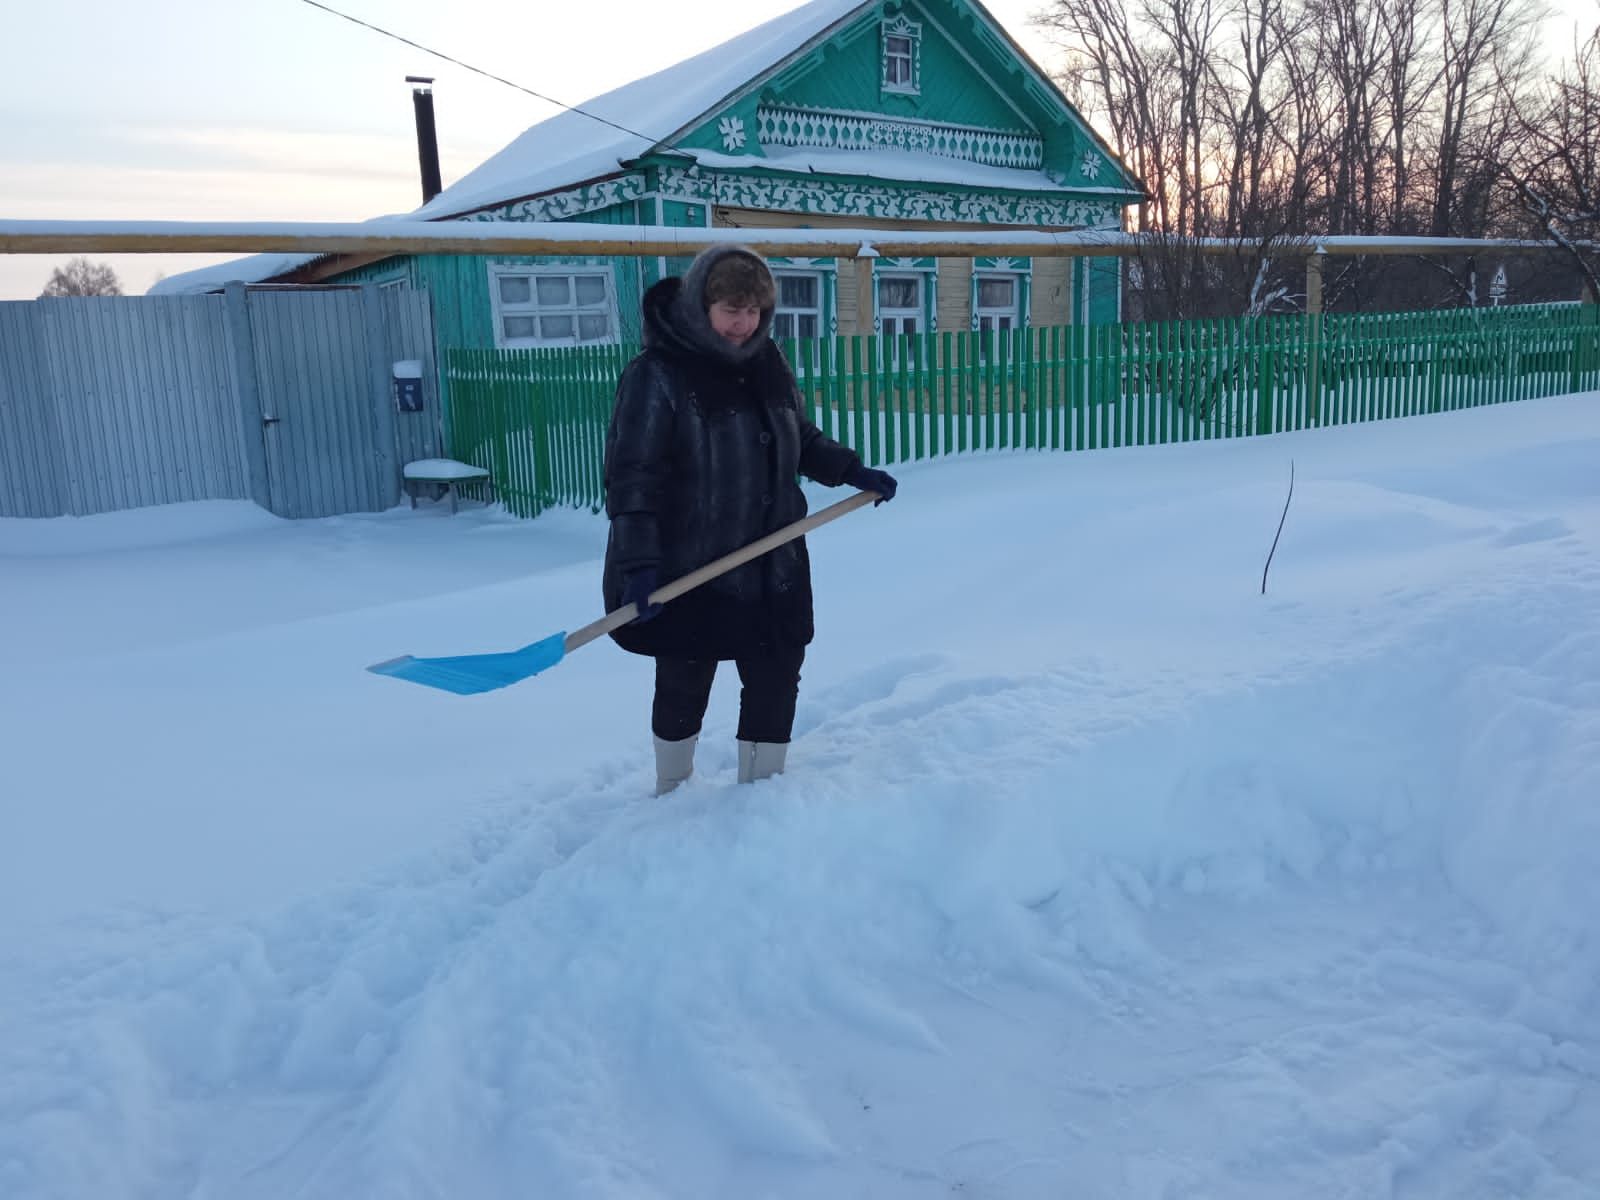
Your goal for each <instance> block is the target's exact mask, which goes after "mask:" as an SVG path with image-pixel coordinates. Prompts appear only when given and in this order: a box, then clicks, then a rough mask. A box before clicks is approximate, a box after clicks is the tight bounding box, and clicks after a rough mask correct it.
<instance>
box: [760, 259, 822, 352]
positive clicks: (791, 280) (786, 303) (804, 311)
mask: <svg viewBox="0 0 1600 1200" xmlns="http://www.w3.org/2000/svg"><path fill="white" fill-rule="evenodd" d="M774 274H775V275H776V277H777V281H778V309H777V312H775V313H774V314H773V316H772V336H773V337H775V338H779V339H783V338H800V339H802V340H805V339H810V338H818V337H821V336H822V329H823V325H822V276H821V275H820V274H817V273H816V272H810V271H808V272H805V273H803V274H802V273H800V272H791V271H777V272H775V273H774Z"/></svg>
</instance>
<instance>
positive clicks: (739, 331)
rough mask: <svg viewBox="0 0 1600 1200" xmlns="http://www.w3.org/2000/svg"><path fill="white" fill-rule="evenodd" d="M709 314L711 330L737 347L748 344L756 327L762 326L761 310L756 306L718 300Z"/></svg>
mask: <svg viewBox="0 0 1600 1200" xmlns="http://www.w3.org/2000/svg"><path fill="white" fill-rule="evenodd" d="M708 312H709V315H710V317H711V328H712V329H715V330H716V331H717V333H718V334H719V335H720V336H721V337H724V338H726V339H727V340H728V341H730V342H732V343H733V344H734V345H735V346H742V345H744V344H745V343H746V342H748V341H749V340H750V338H751V335H753V334H754V333H755V331H756V326H758V325H760V324H761V309H760V308H759V307H757V306H756V305H754V304H735V303H733V302H732V301H730V300H718V301H717V302H716V303H715V304H713V305H712V306H711V308H710V309H709V310H708Z"/></svg>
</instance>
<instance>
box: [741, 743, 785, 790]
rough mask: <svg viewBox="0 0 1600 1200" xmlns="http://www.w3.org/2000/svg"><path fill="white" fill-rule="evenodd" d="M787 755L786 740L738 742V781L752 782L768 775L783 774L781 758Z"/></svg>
mask: <svg viewBox="0 0 1600 1200" xmlns="http://www.w3.org/2000/svg"><path fill="white" fill-rule="evenodd" d="M788 756H789V743H788V742H746V741H743V740H741V741H740V742H739V782H740V783H754V782H755V781H756V780H758V779H765V778H767V777H768V776H769V775H782V774H783V760H784V759H785V758H787V757H788Z"/></svg>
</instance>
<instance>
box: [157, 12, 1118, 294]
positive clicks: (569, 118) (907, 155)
mask: <svg viewBox="0 0 1600 1200" xmlns="http://www.w3.org/2000/svg"><path fill="white" fill-rule="evenodd" d="M875 2H876V0H811V2H810V3H809V4H803V5H801V6H800V7H799V8H796V9H794V10H793V11H792V12H788V13H785V14H783V15H782V16H779V17H775V18H773V19H772V20H770V21H768V22H766V23H765V24H763V25H759V26H757V27H756V28H754V29H752V30H749V31H748V32H746V33H742V34H740V35H738V36H737V37H734V38H732V39H730V40H728V41H726V42H723V43H722V44H721V45H719V46H715V47H713V48H712V49H710V50H707V51H704V52H703V53H701V54H697V55H695V56H694V57H693V58H689V59H685V60H684V61H682V62H679V63H676V64H674V65H673V66H670V67H667V68H665V69H664V70H661V71H657V72H656V73H655V74H654V75H648V76H646V77H645V78H643V79H638V80H635V81H634V82H632V83H629V84H625V85H624V86H622V87H620V88H616V89H615V90H613V91H610V92H606V93H604V94H603V95H600V96H596V97H594V98H593V99H590V100H586V101H584V102H583V103H582V104H580V105H577V106H576V108H575V109H572V110H569V111H567V112H563V113H560V114H558V115H557V116H554V117H551V118H550V119H549V120H546V121H541V122H540V123H539V124H537V125H534V126H533V127H531V128H530V129H528V130H526V131H524V132H523V133H522V134H521V135H520V136H518V137H517V138H516V139H515V140H514V141H512V142H511V143H510V144H509V145H507V146H506V147H505V148H504V149H503V150H501V151H500V152H499V153H497V154H495V155H494V156H492V157H491V158H489V159H487V160H486V161H484V162H483V163H482V164H480V165H479V166H478V167H476V168H475V169H474V170H472V171H469V172H468V173H467V174H466V175H464V176H462V178H461V179H459V180H457V181H456V182H455V183H453V184H452V185H451V186H449V187H448V188H445V189H444V190H443V191H442V192H440V193H439V194H438V195H437V196H435V197H433V199H431V200H429V201H428V202H427V203H426V204H423V205H422V206H421V207H419V208H417V209H416V210H414V211H413V212H411V213H408V214H404V215H402V216H396V217H380V218H377V219H376V220H377V221H392V220H412V221H414V220H419V219H421V220H445V219H448V218H451V217H460V216H465V215H467V214H469V213H475V212H482V211H483V210H484V209H487V208H492V207H494V206H497V205H502V204H508V203H512V202H514V201H517V200H521V199H524V198H528V197H532V196H538V195H541V194H544V193H547V192H551V191H554V190H556V189H560V188H566V187H572V186H575V185H577V184H581V183H586V182H589V181H591V180H598V179H604V178H608V177H614V176H616V175H618V174H619V173H621V172H623V171H625V170H626V169H627V168H626V166H625V164H627V163H629V162H631V161H633V160H635V159H637V158H639V157H641V156H642V155H644V154H646V153H648V152H650V151H652V150H655V151H662V150H666V151H671V152H676V153H681V154H683V155H684V156H685V157H686V158H690V159H692V160H694V161H695V162H698V163H699V164H701V165H702V166H707V167H713V168H721V169H738V168H743V169H748V168H750V167H753V166H757V165H759V166H761V167H763V168H766V169H770V170H779V171H789V172H803V173H808V174H833V175H864V176H871V177H875V178H879V179H889V180H896V181H900V182H913V183H919V182H920V183H927V184H933V185H941V184H942V185H952V184H953V185H958V186H968V187H974V188H1004V189H1014V190H1023V191H1038V190H1057V189H1059V187H1060V184H1059V183H1058V182H1057V181H1056V180H1054V179H1051V178H1050V177H1049V176H1048V175H1046V174H1045V173H1044V172H1043V171H1039V170H1020V169H1015V168H1007V167H995V166H986V165H983V164H980V163H973V162H965V161H961V160H958V159H953V158H947V157H942V156H939V155H935V154H920V153H915V152H906V151H893V150H876V151H874V152H872V153H870V154H867V153H861V152H858V151H846V150H819V149H809V148H808V149H785V148H779V147H774V148H769V149H767V151H766V157H764V158H753V157H749V156H743V157H741V156H733V155H725V154H718V153H716V152H714V151H710V150H705V149H697V148H687V149H686V148H682V147H677V146H675V145H674V144H673V139H674V138H676V137H678V136H680V135H681V134H683V133H684V132H686V131H687V130H688V129H690V128H692V127H693V126H695V125H696V124H698V123H699V122H700V121H701V120H703V119H704V118H705V117H706V116H707V114H709V113H712V112H714V111H716V110H717V109H718V108H719V107H721V106H722V105H723V104H724V103H725V102H727V101H728V100H729V99H730V98H732V97H734V96H735V95H737V94H739V93H741V92H745V91H747V90H748V89H749V88H751V87H753V86H757V85H759V84H760V82H761V81H763V80H764V79H765V78H766V77H768V76H769V75H770V74H772V73H773V72H774V71H776V70H779V69H780V68H782V67H783V66H784V65H785V64H786V63H788V62H790V61H792V60H793V59H794V58H795V57H796V56H797V55H799V54H802V53H804V52H805V51H806V50H807V49H809V48H810V47H811V46H813V45H815V44H817V43H819V42H821V41H823V40H825V39H826V38H827V37H828V36H830V35H831V34H832V33H834V32H835V31H836V30H837V29H838V28H840V27H841V26H843V25H845V24H846V23H848V22H849V21H850V20H851V19H852V18H853V17H855V16H856V15H857V14H859V13H861V12H862V11H864V10H868V9H871V8H872V7H873V6H874V4H875ZM1018 53H1019V54H1020V53H1021V51H1020V50H1018ZM579 110H581V111H579ZM596 118H603V120H597V119H596ZM607 122H609V124H608V123H607ZM1072 190H1073V191H1074V192H1075V193H1080V194H1081V193H1097V194H1101V195H1104V196H1105V197H1106V198H1107V199H1108V200H1110V199H1112V198H1118V199H1121V200H1124V201H1125V200H1126V199H1128V198H1130V197H1132V196H1136V195H1138V193H1137V192H1135V191H1130V190H1128V189H1126V188H1122V187H1104V186H1102V187H1076V188H1073V189H1072ZM323 257H326V256H325V255H321V254H303V255H292V254H258V255H254V256H251V257H248V258H241V259H238V260H235V261H233V262H227V263H223V264H221V265H219V266H215V267H206V268H202V269H200V270H197V271H188V272H185V273H183V274H181V275H173V276H170V277H169V278H167V279H164V280H162V281H161V282H159V283H158V284H156V285H155V287H153V288H151V292H152V293H179V292H197V291H210V290H214V289H216V288H219V287H221V286H223V285H224V284H226V283H227V282H229V281H230V280H241V281H243V282H246V283H251V282H256V281H259V280H263V279H271V278H274V277H277V276H281V275H284V274H287V273H288V272H290V271H293V270H296V269H297V268H300V267H304V266H306V265H308V264H310V263H313V262H315V261H317V260H318V259H319V258H323Z"/></svg>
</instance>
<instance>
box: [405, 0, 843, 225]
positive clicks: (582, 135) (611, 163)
mask: <svg viewBox="0 0 1600 1200" xmlns="http://www.w3.org/2000/svg"><path fill="white" fill-rule="evenodd" d="M872 3H873V0H811V3H810V4H804V5H801V6H800V7H799V8H797V9H795V10H794V11H793V12H788V13H785V14H784V15H783V16H781V17H774V18H773V19H772V20H770V21H768V22H767V23H766V24H764V25H758V26H756V28H754V29H752V30H750V31H749V32H747V33H742V34H740V35H739V36H738V37H735V38H732V39H731V40H729V41H726V42H723V43H722V44H721V45H720V46H714V47H712V48H711V49H710V50H707V51H705V52H704V53H701V54H697V55H695V56H694V57H693V58H688V59H684V60H683V61H682V62H680V63H677V64H675V65H673V66H670V67H667V68H666V69H665V70H662V71H657V72H656V73H655V74H654V75H647V76H645V77H644V78H643V79H637V80H635V81H634V82H632V83H629V84H625V85H623V86H622V87H620V88H617V89H616V90H615V91H610V92H607V93H605V94H604V95H602V96H596V97H595V98H594V99H592V100H586V101H584V102H583V103H582V104H580V105H578V106H577V107H578V108H580V109H582V110H583V111H584V112H585V113H591V114H593V116H583V115H581V114H580V113H578V112H575V111H573V112H564V113H561V114H559V115H557V116H554V117H551V118H550V119H549V120H548V121H541V122H540V123H539V124H537V125H535V126H533V127H532V128H531V129H529V130H527V131H526V132H524V133H523V134H522V135H521V136H520V137H518V138H517V139H516V140H515V141H513V142H512V143H511V144H510V145H509V146H507V147H506V148H505V149H504V150H501V151H500V152H499V153H498V154H496V155H494V156H493V157H492V158H489V159H488V160H486V161H485V162H484V163H483V164H482V165H480V166H478V167H477V168H476V169H474V170H472V171H469V172H468V173H467V174H466V175H464V176H462V177H461V178H460V179H459V180H457V181H456V182H455V183H453V184H451V185H450V186H449V187H447V188H445V190H444V191H442V192H440V193H439V194H438V195H437V196H435V197H434V198H433V199H432V200H430V201H428V203H426V204H424V205H423V206H422V207H421V208H419V209H417V211H416V213H415V214H414V215H415V216H419V217H448V216H457V215H459V214H461V213H467V212H472V211H474V210H476V209H481V208H485V207H488V206H489V205H493V204H503V203H505V202H506V201H509V200H517V199H520V198H522V197H524V196H535V195H538V194H539V193H541V192H547V191H550V190H551V189H553V188H559V187H567V186H570V185H572V184H575V183H582V182H584V181H585V180H589V179H595V178H598V177H601V176H605V175H614V174H616V173H617V172H618V171H619V170H621V169H622V164H623V163H625V162H627V161H629V160H631V159H635V158H638V157H639V156H640V155H641V154H644V153H645V152H646V151H648V150H650V149H651V148H653V147H657V146H660V145H661V144H662V143H664V142H667V141H669V140H670V139H671V138H672V137H674V136H675V135H677V134H679V133H682V132H683V129H684V126H686V125H689V124H691V123H693V122H695V121H696V120H697V118H699V117H701V116H703V115H705V114H706V113H707V112H709V111H711V110H712V109H714V108H716V107H717V106H718V105H720V104H721V103H722V102H723V101H724V100H726V99H727V98H728V97H730V96H732V95H733V94H734V93H736V92H739V91H742V90H744V89H745V88H746V87H748V86H749V85H750V84H751V83H752V82H753V81H755V80H757V79H759V78H761V77H762V76H763V75H765V74H767V73H768V72H770V71H772V70H773V69H774V68H776V67H778V66H779V65H781V64H782V63H784V62H785V61H787V60H788V59H789V58H791V57H793V56H794V55H795V54H797V53H799V52H800V51H802V50H804V49H805V48H807V47H808V46H809V45H810V44H811V43H813V42H814V41H817V40H820V39H821V38H823V37H824V36H826V35H827V34H828V33H829V32H831V31H832V30H833V28H834V26H836V25H838V24H840V23H841V22H843V21H845V20H846V19H848V18H849V17H850V16H851V15H852V14H854V13H856V12H857V11H858V10H860V9H864V8H868V7H870V6H871V4H872ZM594 117H604V118H605V119H606V120H607V121H611V122H614V123H615V125H618V126H622V128H621V129H618V128H613V127H612V126H611V125H604V124H601V123H600V122H599V121H597V120H595V119H594ZM624 129H626V130H631V131H632V132H623V130H624ZM745 165H747V166H748V165H749V164H748V162H746V164H745Z"/></svg>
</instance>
